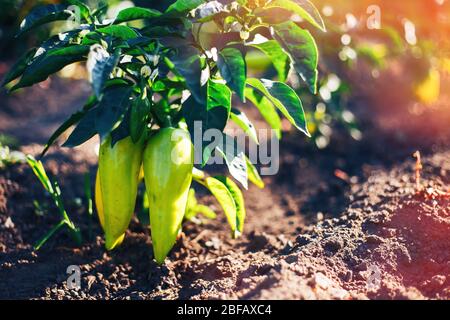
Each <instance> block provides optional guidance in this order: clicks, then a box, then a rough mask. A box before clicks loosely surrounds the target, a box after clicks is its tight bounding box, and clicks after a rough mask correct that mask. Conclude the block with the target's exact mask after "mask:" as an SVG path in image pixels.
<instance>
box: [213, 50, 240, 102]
mask: <svg viewBox="0 0 450 320" xmlns="http://www.w3.org/2000/svg"><path fill="white" fill-rule="evenodd" d="M217 66H218V67H219V70H220V74H221V75H222V78H224V79H225V81H226V82H227V85H228V86H229V87H230V88H231V89H232V90H233V91H234V92H236V93H237V95H238V96H239V98H241V100H242V101H243V102H245V95H244V88H245V79H246V77H247V65H246V63H245V59H244V56H243V55H242V53H241V51H240V50H238V49H236V48H230V47H229V48H225V49H223V50H221V51H220V53H219V59H218V61H217Z"/></svg>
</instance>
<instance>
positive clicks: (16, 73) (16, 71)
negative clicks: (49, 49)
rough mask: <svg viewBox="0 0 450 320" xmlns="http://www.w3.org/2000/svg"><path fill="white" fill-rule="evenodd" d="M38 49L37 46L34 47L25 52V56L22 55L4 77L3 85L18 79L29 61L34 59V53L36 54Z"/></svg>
mask: <svg viewBox="0 0 450 320" xmlns="http://www.w3.org/2000/svg"><path fill="white" fill-rule="evenodd" d="M36 51H37V48H33V49H31V50H30V51H28V52H27V53H25V54H24V55H23V56H21V57H20V58H19V60H17V62H16V63H15V64H14V66H13V67H12V68H11V70H10V71H9V72H8V73H7V74H6V76H5V77H4V79H3V82H2V86H4V85H6V84H8V83H10V82H11V81H13V80H14V79H17V78H18V77H20V76H21V75H22V74H23V72H24V71H25V69H26V68H27V66H28V63H29V62H30V61H31V60H32V59H33V57H34V55H35V54H36Z"/></svg>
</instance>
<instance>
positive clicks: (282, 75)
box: [251, 40, 291, 82]
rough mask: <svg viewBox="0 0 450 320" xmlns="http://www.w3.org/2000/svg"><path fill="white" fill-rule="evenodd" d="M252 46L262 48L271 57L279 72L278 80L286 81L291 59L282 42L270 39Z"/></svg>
mask: <svg viewBox="0 0 450 320" xmlns="http://www.w3.org/2000/svg"><path fill="white" fill-rule="evenodd" d="M251 46H252V47H254V48H257V49H259V50H261V51H262V52H264V54H266V55H267V56H268V57H269V59H270V60H271V61H272V64H273V66H274V67H275V70H276V71H277V73H278V80H279V81H281V82H285V81H286V79H287V76H288V74H289V70H290V63H291V61H290V58H289V56H288V55H287V54H286V52H284V51H283V48H281V46H280V44H279V43H278V42H276V41H275V40H269V41H266V42H263V43H258V44H252V45H251Z"/></svg>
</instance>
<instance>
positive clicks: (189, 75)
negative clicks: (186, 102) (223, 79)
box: [170, 44, 206, 103]
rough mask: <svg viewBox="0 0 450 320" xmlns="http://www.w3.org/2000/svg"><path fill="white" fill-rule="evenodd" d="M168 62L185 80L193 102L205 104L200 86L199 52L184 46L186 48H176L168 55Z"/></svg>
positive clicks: (203, 93) (202, 89)
mask: <svg viewBox="0 0 450 320" xmlns="http://www.w3.org/2000/svg"><path fill="white" fill-rule="evenodd" d="M170 60H171V62H172V63H173V64H174V65H175V69H176V71H177V72H178V73H180V75H181V76H182V77H183V78H184V79H185V80H186V85H187V87H188V89H189V90H190V91H191V93H192V95H193V96H194V98H195V100H197V102H199V103H205V101H206V96H205V90H204V88H202V84H201V75H202V68H201V61H200V52H199V51H198V50H197V49H196V48H194V47H192V46H190V45H188V44H186V46H183V47H181V48H177V49H176V50H175V51H174V52H173V53H172V54H171V55H170Z"/></svg>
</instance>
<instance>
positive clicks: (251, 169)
mask: <svg viewBox="0 0 450 320" xmlns="http://www.w3.org/2000/svg"><path fill="white" fill-rule="evenodd" d="M245 161H246V162H247V171H248V180H250V181H251V182H252V183H253V184H254V185H255V186H257V187H258V188H260V189H264V181H263V180H262V179H261V176H260V175H259V173H258V170H257V169H256V167H255V166H254V165H253V163H251V162H250V159H249V158H248V157H245Z"/></svg>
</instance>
